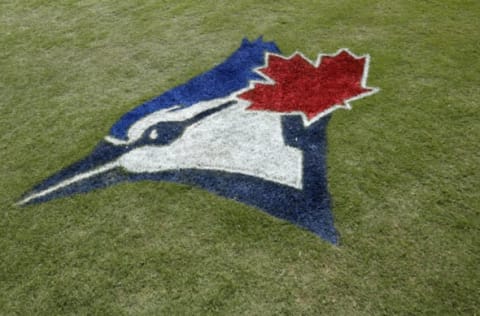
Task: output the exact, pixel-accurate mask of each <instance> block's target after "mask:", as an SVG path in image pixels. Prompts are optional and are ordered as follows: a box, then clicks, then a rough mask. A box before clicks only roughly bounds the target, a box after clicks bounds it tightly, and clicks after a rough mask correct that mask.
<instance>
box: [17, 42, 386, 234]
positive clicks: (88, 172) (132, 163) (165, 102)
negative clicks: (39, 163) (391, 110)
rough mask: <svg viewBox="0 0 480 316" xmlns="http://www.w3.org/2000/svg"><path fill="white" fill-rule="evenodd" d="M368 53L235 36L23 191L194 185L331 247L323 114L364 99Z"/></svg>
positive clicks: (28, 197) (39, 194) (29, 196)
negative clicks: (224, 51) (320, 50)
mask: <svg viewBox="0 0 480 316" xmlns="http://www.w3.org/2000/svg"><path fill="white" fill-rule="evenodd" d="M368 65H369V56H368V55H365V56H361V57H358V56H355V55H354V54H353V53H351V52H350V51H349V50H347V49H342V50H339V51H338V52H336V53H335V54H332V55H322V54H321V55H319V56H318V58H317V60H316V61H315V62H312V61H310V60H309V59H307V58H305V57H304V56H303V55H302V54H300V53H295V54H293V55H292V56H289V57H284V56H282V55H281V54H280V51H279V49H278V47H277V46H276V44H275V43H273V42H264V41H263V40H262V39H261V38H259V39H258V40H256V41H253V42H250V41H248V40H243V42H242V44H241V46H240V48H238V50H237V51H235V52H234V53H233V54H232V55H231V56H230V57H229V58H227V59H226V60H225V61H224V62H223V63H221V64H219V65H218V66H216V67H214V68H213V69H211V70H210V71H207V72H205V73H203V74H201V75H199V76H197V77H195V78H193V79H191V80H190V81H188V82H187V83H185V84H183V85H180V86H178V87H175V88H173V89H171V90H169V91H167V92H165V93H163V94H161V95H160V96H158V97H156V98H154V99H152V100H150V101H148V102H146V103H144V104H142V105H140V106H138V107H136V108H134V109H133V110H131V111H130V112H128V113H126V114H125V115H123V116H122V117H121V118H120V119H119V120H118V121H117V122H116V123H115V124H114V125H113V126H112V128H111V130H110V133H109V135H108V136H106V137H105V139H103V140H102V141H100V143H99V144H98V145H97V146H96V147H95V149H94V150H93V152H92V153H91V154H90V155H89V156H88V157H86V158H83V159H82V160H80V161H78V162H77V163H74V164H73V165H71V166H69V167H67V168H65V169H63V170H61V171H59V172H58V173H57V174H55V175H53V176H51V177H50V178H48V179H46V180H44V181H43V182H42V183H40V184H39V185H38V186H36V187H34V188H33V189H32V190H31V191H30V192H28V193H26V194H25V195H24V196H23V198H22V199H21V201H20V202H19V204H22V205H24V204H32V203H40V202H45V201H48V200H51V199H54V198H59V197H64V196H68V195H72V194H76V193H81V192H88V191H91V190H92V189H96V188H102V187H106V186H110V185H113V184H115V183H119V182H122V181H139V180H147V179H148V180H158V181H168V182H177V183H183V184H189V185H195V186H199V187H201V188H204V189H206V190H208V191H210V192H214V193H216V194H219V195H222V196H225V197H228V198H231V199H234V200H237V201H241V202H243V203H246V204H249V205H252V206H255V207H257V208H260V209H261V210H263V211H265V212H267V213H269V214H271V215H273V216H276V217H278V218H281V219H284V220H287V221H290V222H292V223H294V224H296V225H299V226H301V227H304V228H306V229H308V230H310V231H312V232H314V233H315V234H317V235H319V236H321V237H322V238H324V239H325V240H328V241H330V242H332V243H337V241H338V238H337V233H336V230H335V228H334V225H333V217H332V213H331V209H330V195H329V193H328V190H327V176H326V170H327V167H326V141H327V140H326V127H327V124H328V121H329V117H330V115H329V114H330V113H331V112H332V111H333V110H335V109H339V108H345V109H349V108H350V105H349V102H350V101H352V100H355V99H358V98H362V97H365V96H367V95H371V94H373V93H375V92H376V91H377V89H376V88H369V87H367V86H366V80H367V73H368Z"/></svg>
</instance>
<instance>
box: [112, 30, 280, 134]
mask: <svg viewBox="0 0 480 316" xmlns="http://www.w3.org/2000/svg"><path fill="white" fill-rule="evenodd" d="M265 52H271V53H280V50H279V49H278V47H277V45H276V44H275V43H273V42H264V41H263V40H262V38H261V37H260V38H258V39H257V40H256V41H254V42H249V41H248V40H247V39H244V40H243V41H242V44H241V46H240V48H239V49H238V50H237V51H236V52H234V53H233V54H232V55H231V56H230V57H228V58H227V60H225V61H224V62H223V63H221V64H220V65H218V66H216V67H214V68H212V69H211V70H209V71H207V72H205V73H203V74H201V75H199V76H197V77H195V78H193V79H191V80H190V81H188V82H187V83H185V84H183V85H180V86H178V87H176V88H173V89H171V90H169V91H167V92H165V93H164V94H162V95H160V96H158V97H156V98H154V99H152V100H150V101H148V102H146V103H144V104H142V105H140V106H138V107H136V108H135V109H133V110H132V111H130V112H128V113H126V114H125V115H123V116H122V118H120V120H119V121H118V122H116V123H115V124H114V125H113V126H112V128H111V129H110V135H111V136H113V137H115V138H118V139H122V140H127V132H128V129H129V128H130V126H132V124H133V123H135V122H136V121H138V120H139V119H141V118H142V117H144V116H146V115H148V114H150V113H153V112H156V111H158V110H160V109H165V108H169V107H172V106H175V105H180V106H182V107H189V106H192V105H193V104H196V103H198V102H201V101H207V100H211V99H216V98H221V97H226V96H228V95H230V94H232V93H233V92H235V91H238V90H240V89H243V88H246V87H247V86H248V83H249V81H250V80H263V78H262V77H261V76H259V75H258V74H257V73H255V72H253V69H254V68H256V67H259V66H261V65H263V64H264V62H265Z"/></svg>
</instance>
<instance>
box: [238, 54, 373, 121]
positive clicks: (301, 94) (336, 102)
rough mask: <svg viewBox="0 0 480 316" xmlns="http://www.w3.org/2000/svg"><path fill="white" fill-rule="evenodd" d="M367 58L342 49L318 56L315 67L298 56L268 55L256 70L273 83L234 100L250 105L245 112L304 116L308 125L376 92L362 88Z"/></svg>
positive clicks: (261, 84) (257, 84) (246, 92)
mask: <svg viewBox="0 0 480 316" xmlns="http://www.w3.org/2000/svg"><path fill="white" fill-rule="evenodd" d="M367 58H368V57H366V56H364V57H360V58H358V57H355V56H354V55H352V54H351V53H350V52H349V51H347V50H342V51H340V52H339V53H337V54H336V55H334V56H323V57H321V58H320V59H319V61H320V62H321V63H320V64H319V65H317V66H315V65H313V64H312V63H311V62H310V61H309V60H308V59H306V58H304V57H303V56H302V55H301V54H299V53H297V54H295V55H293V56H292V57H290V58H284V57H282V56H278V55H273V54H270V55H268V62H267V65H266V66H265V67H263V68H260V69H258V70H257V71H258V72H260V73H262V74H263V75H265V76H267V77H268V78H269V79H271V81H273V83H271V82H268V83H255V84H254V86H253V88H251V89H250V90H247V91H245V92H243V93H241V94H240V95H238V97H240V98H242V99H244V100H247V101H250V102H251V105H250V106H249V107H248V108H247V109H249V110H267V111H274V112H282V113H295V112H301V113H304V114H305V116H306V119H307V120H306V123H307V124H308V123H309V122H311V121H313V120H315V119H317V118H319V117H322V116H323V115H325V114H327V113H330V112H331V111H332V110H334V109H336V108H339V107H343V108H350V105H349V104H348V101H351V100H354V99H358V98H361V97H363V96H366V95H370V94H372V93H374V92H376V89H373V88H369V87H365V86H364V84H365V81H366V76H367V70H368V69H365V67H366V62H367Z"/></svg>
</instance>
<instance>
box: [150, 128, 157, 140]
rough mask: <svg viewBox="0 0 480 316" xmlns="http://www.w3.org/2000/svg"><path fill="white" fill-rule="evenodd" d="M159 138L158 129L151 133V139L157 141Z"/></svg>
mask: <svg viewBox="0 0 480 316" xmlns="http://www.w3.org/2000/svg"><path fill="white" fill-rule="evenodd" d="M157 137H158V133H157V130H156V129H154V130H153V131H151V132H150V139H157Z"/></svg>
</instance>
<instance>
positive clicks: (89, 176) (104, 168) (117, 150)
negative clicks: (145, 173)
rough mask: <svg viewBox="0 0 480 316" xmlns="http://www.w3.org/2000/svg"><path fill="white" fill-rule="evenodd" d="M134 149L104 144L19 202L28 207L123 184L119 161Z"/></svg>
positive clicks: (31, 191) (42, 183) (27, 193)
mask: <svg viewBox="0 0 480 316" xmlns="http://www.w3.org/2000/svg"><path fill="white" fill-rule="evenodd" d="M130 149H131V148H129V146H127V145H113V144H111V143H109V142H107V141H101V142H100V143H99V144H98V145H97V147H95V149H94V150H93V152H92V153H91V154H90V155H89V156H87V157H85V158H84V159H82V160H80V161H78V162H76V163H74V164H72V165H70V166H68V167H66V168H64V169H62V170H60V171H59V172H57V173H55V174H54V175H52V176H51V177H49V178H47V179H46V180H44V181H42V182H41V183H40V184H38V185H37V186H35V187H34V188H32V189H31V190H30V191H28V192H26V193H25V194H24V195H23V196H22V197H21V199H20V201H18V202H17V204H18V205H27V204H34V203H41V202H46V201H49V200H51V199H54V198H59V197H64V196H68V195H71V194H74V193H79V192H88V191H91V190H92V189H96V188H101V187H105V186H107V185H110V184H113V183H115V182H118V181H120V180H119V179H120V178H121V176H116V175H121V172H120V168H119V164H118V162H117V160H118V158H119V157H120V156H122V155H123V154H124V153H126V152H127V151H129V150H130Z"/></svg>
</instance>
